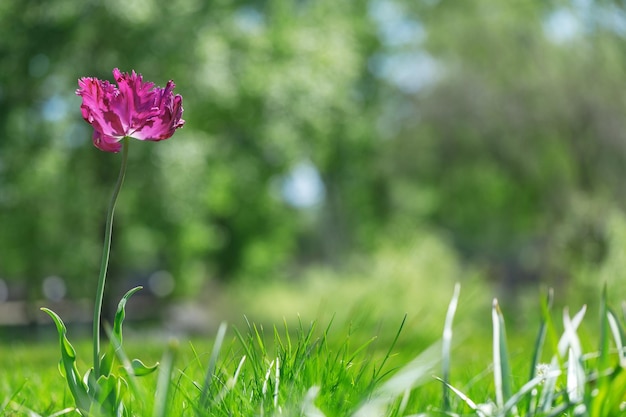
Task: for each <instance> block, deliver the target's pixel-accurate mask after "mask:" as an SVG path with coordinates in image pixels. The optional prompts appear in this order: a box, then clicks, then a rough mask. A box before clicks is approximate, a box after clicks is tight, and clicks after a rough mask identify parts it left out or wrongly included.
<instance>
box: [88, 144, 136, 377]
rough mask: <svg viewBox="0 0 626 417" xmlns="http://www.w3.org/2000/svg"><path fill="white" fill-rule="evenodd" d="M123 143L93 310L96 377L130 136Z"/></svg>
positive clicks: (105, 233) (98, 373) (107, 221)
mask: <svg viewBox="0 0 626 417" xmlns="http://www.w3.org/2000/svg"><path fill="white" fill-rule="evenodd" d="M122 140H123V145H122V166H121V167H120V173H119V175H118V177H117V183H116V184H115V188H114V189H113V194H112V195H111V201H110V202H109V208H108V211H107V220H106V227H105V231H104V245H103V248H102V263H101V264H100V275H99V276H98V289H97V290H96V303H95V305H94V310H93V368H94V376H95V377H96V379H97V378H98V377H99V376H100V318H101V316H102V300H103V298H104V283H105V281H106V275H107V268H108V266H109V254H110V252H111V234H112V232H113V213H114V212H115V203H116V202H117V196H118V194H119V193H120V189H121V188H122V184H124V176H125V175H126V163H127V161H128V142H129V138H128V137H125V138H124V139H122Z"/></svg>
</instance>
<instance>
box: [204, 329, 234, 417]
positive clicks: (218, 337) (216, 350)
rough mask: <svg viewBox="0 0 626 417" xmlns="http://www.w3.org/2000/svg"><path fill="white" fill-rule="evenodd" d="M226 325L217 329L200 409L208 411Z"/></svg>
mask: <svg viewBox="0 0 626 417" xmlns="http://www.w3.org/2000/svg"><path fill="white" fill-rule="evenodd" d="M226 328H227V326H226V323H224V322H222V323H221V324H220V327H219V328H218V329H217V335H216V336H215V342H213V350H212V351H211V358H210V359H209V367H208V368H207V372H206V377H205V379H204V386H203V387H202V394H201V395H200V408H202V409H205V410H206V409H207V408H208V406H209V393H210V391H211V384H212V382H213V378H214V377H215V368H216V367H217V357H218V356H219V353H220V350H221V349H222V343H223V342H224V337H225V336H226Z"/></svg>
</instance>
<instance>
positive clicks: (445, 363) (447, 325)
mask: <svg viewBox="0 0 626 417" xmlns="http://www.w3.org/2000/svg"><path fill="white" fill-rule="evenodd" d="M460 292H461V284H459V283H457V284H456V285H455V286H454V292H453V293H452V299H451V300H450V304H448V311H447V313H446V320H445V322H444V326H443V337H442V340H441V362H442V363H441V365H442V372H443V382H444V384H443V404H442V409H443V411H444V412H447V411H448V410H450V393H449V388H448V382H449V381H450V351H451V346H452V323H453V321H454V314H455V313H456V308H457V305H458V303H459V295H460Z"/></svg>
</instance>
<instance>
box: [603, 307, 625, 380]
mask: <svg viewBox="0 0 626 417" xmlns="http://www.w3.org/2000/svg"><path fill="white" fill-rule="evenodd" d="M607 319H608V320H609V327H610V329H611V333H612V334H613V341H614V342H615V347H616V348H617V353H618V355H619V363H620V366H621V367H622V368H624V367H626V356H625V355H626V352H624V330H623V329H622V326H621V325H620V323H619V321H618V319H617V315H616V314H615V312H614V311H613V310H611V309H608V311H607Z"/></svg>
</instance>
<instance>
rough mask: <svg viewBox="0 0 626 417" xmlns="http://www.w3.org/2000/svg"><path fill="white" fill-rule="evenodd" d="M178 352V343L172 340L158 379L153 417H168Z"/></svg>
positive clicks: (162, 362)
mask: <svg viewBox="0 0 626 417" xmlns="http://www.w3.org/2000/svg"><path fill="white" fill-rule="evenodd" d="M177 351H178V342H177V341H175V340H172V341H171V342H170V343H169V345H168V347H167V350H166V351H165V353H164V354H163V359H162V360H161V367H160V369H159V376H158V379H157V386H156V393H155V395H154V408H153V409H152V416H153V417H168V403H169V396H170V387H171V386H172V383H171V381H172V372H173V370H174V359H175V357H176V352H177Z"/></svg>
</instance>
